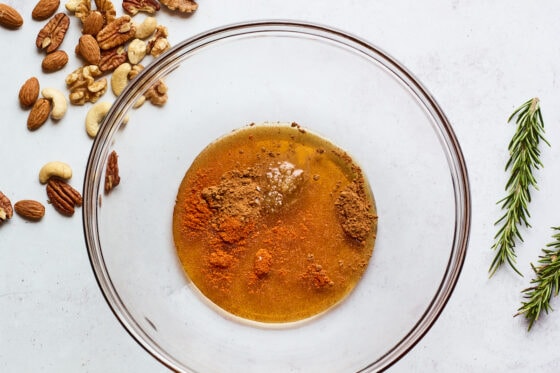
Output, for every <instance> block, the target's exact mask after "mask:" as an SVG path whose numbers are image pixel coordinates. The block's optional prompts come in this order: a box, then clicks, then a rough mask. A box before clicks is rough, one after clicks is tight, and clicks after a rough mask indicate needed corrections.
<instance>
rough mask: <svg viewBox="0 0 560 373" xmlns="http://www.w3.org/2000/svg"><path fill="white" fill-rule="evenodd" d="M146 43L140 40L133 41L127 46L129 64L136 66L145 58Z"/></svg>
mask: <svg viewBox="0 0 560 373" xmlns="http://www.w3.org/2000/svg"><path fill="white" fill-rule="evenodd" d="M146 48H147V47H146V42H145V41H143V40H140V39H134V40H133V41H131V42H130V44H128V60H129V61H130V63H131V64H133V65H136V64H138V63H140V61H142V59H143V58H144V57H146Z"/></svg>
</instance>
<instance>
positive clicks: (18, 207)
mask: <svg viewBox="0 0 560 373" xmlns="http://www.w3.org/2000/svg"><path fill="white" fill-rule="evenodd" d="M14 210H15V211H16V212H17V213H18V215H20V216H21V217H23V218H25V219H28V220H41V218H42V217H43V216H45V206H43V204H42V203H41V202H37V201H34V200H31V199H24V200H21V201H18V202H16V203H15V205H14Z"/></svg>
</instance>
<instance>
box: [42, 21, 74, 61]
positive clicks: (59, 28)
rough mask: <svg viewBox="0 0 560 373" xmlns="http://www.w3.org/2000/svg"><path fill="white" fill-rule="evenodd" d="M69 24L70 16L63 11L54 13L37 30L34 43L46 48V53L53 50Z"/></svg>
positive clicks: (58, 44) (60, 40) (57, 45)
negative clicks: (43, 25)
mask: <svg viewBox="0 0 560 373" xmlns="http://www.w3.org/2000/svg"><path fill="white" fill-rule="evenodd" d="M69 25H70V17H68V16H67V15H66V14H64V13H57V14H55V15H54V17H52V18H51V19H50V21H49V22H47V24H46V25H45V27H43V28H42V29H41V30H40V31H39V34H38V35H37V39H36V40H35V45H37V48H39V49H43V50H46V51H47V53H51V52H53V51H55V50H56V49H57V48H58V47H59V46H60V44H62V41H63V40H64V35H66V31H67V30H68V26H69Z"/></svg>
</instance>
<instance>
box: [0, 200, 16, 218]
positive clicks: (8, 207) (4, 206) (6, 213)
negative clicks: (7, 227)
mask: <svg viewBox="0 0 560 373" xmlns="http://www.w3.org/2000/svg"><path fill="white" fill-rule="evenodd" d="M13 214H14V210H13V208H12V203H11V202H10V199H9V198H8V197H6V195H5V194H4V193H2V192H0V225H2V223H3V222H5V221H6V220H8V219H10V218H11V217H12V215H13Z"/></svg>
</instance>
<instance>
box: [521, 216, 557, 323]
mask: <svg viewBox="0 0 560 373" xmlns="http://www.w3.org/2000/svg"><path fill="white" fill-rule="evenodd" d="M552 229H554V230H555V231H558V232H559V233H556V234H554V235H552V238H553V239H554V242H551V243H549V244H548V245H546V246H547V247H550V248H553V249H543V250H542V251H543V255H541V256H540V257H539V263H540V265H539V266H538V267H536V268H535V266H533V265H532V264H531V267H533V271H535V278H533V279H532V280H531V284H533V285H534V286H531V287H528V288H527V289H524V290H522V293H523V294H524V298H525V299H526V300H525V301H524V302H522V303H521V307H520V308H519V309H518V310H517V314H515V316H518V315H525V318H526V319H527V320H528V321H529V330H531V327H532V326H533V323H534V322H535V321H537V320H538V319H539V315H540V314H541V311H543V310H544V312H545V313H548V311H552V307H551V306H550V299H551V298H552V296H553V295H554V296H557V295H558V292H559V291H560V260H559V259H560V227H553V228H552Z"/></svg>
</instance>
